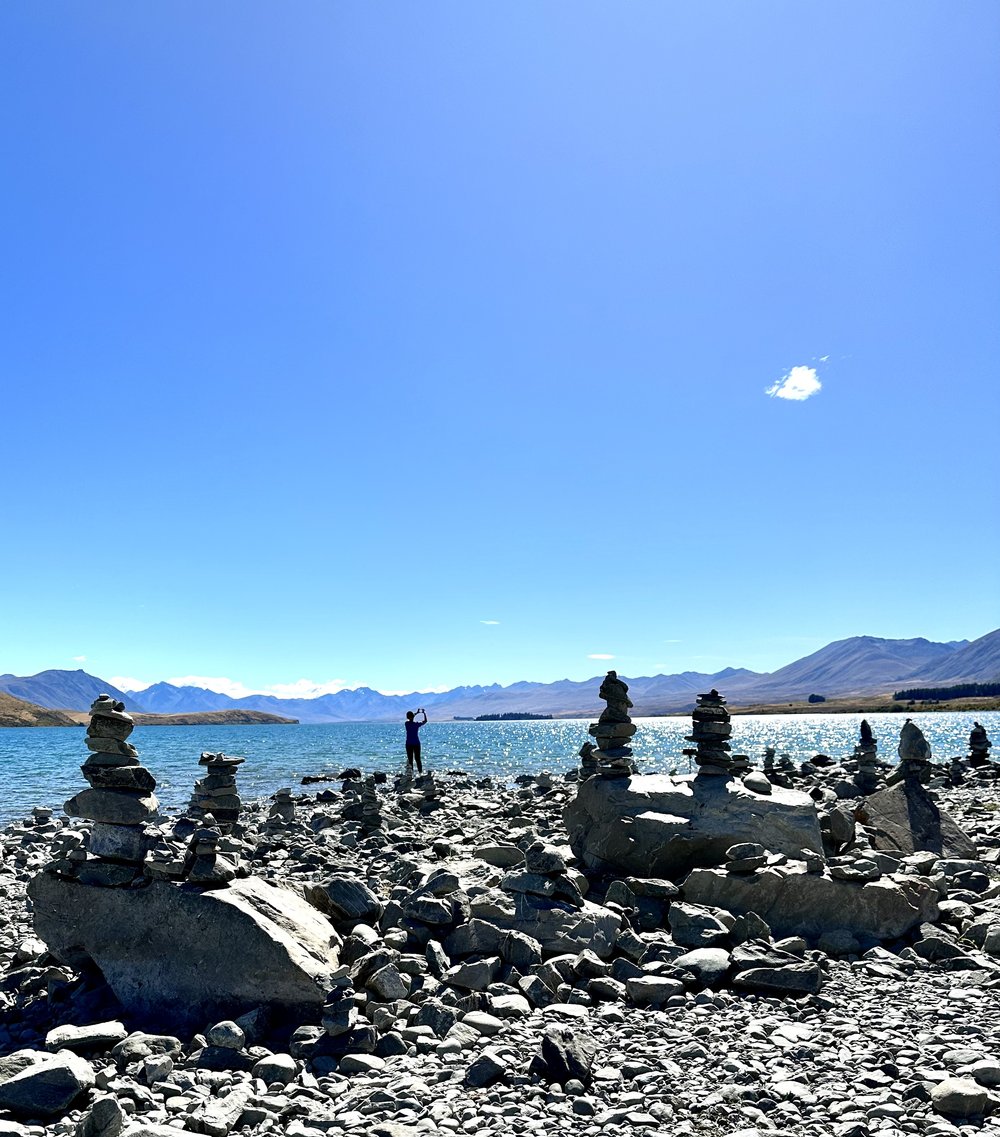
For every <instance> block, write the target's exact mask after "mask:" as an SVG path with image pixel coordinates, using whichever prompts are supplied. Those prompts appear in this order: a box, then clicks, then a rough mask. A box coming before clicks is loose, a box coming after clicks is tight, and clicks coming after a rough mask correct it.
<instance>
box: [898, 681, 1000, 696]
mask: <svg viewBox="0 0 1000 1137" xmlns="http://www.w3.org/2000/svg"><path fill="white" fill-rule="evenodd" d="M998 695H1000V681H998V682H996V683H956V684H955V686H954V687H910V688H908V689H907V690H906V691H894V692H893V695H892V697H893V698H894V699H898V700H900V701H904V700H911V699H912V700H917V699H978V698H993V697H996V696H998Z"/></svg>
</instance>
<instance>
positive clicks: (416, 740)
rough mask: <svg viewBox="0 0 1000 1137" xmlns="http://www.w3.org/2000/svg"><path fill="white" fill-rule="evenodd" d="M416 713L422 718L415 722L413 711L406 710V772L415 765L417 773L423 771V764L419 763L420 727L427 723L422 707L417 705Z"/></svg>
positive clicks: (409, 771)
mask: <svg viewBox="0 0 1000 1137" xmlns="http://www.w3.org/2000/svg"><path fill="white" fill-rule="evenodd" d="M417 714H418V715H423V716H424V717H423V719H422V720H421V721H420V722H417V720H416V718H415V716H414V714H413V711H407V712H406V723H405V726H406V772H407V773H408V774H412V773H413V767H414V766H416V767H417V773H418V774H422V773H423V772H424V768H423V766H422V765H421V764H420V728H421V727H422V726H425V725H426V724H427V712H426V711H425V710H424V708H423V707H417Z"/></svg>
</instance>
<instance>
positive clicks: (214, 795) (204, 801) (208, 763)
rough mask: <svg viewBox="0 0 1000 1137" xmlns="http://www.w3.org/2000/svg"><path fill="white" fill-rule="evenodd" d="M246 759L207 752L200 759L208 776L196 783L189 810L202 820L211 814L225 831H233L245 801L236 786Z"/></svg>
mask: <svg viewBox="0 0 1000 1137" xmlns="http://www.w3.org/2000/svg"><path fill="white" fill-rule="evenodd" d="M245 761H246V759H244V758H232V757H230V756H229V755H228V754H221V753H220V754H212V753H210V752H209V751H205V752H204V753H203V754H202V756H201V757H200V758H199V759H198V763H199V765H201V766H204V767H205V777H203V778H201V779H199V780H198V781H197V782H195V784H194V793H193V794H192V795H191V804H190V805H189V806H188V813H190V814H191V815H192V816H194V817H195V818H198V819H199V820H202V821H203V820H204V819H205V818H207V817H211V819H212V821H213V823H214V824H216V825H218V826H219V828H220V830H221V831H222V832H223V833H230V832H232V830H233V828H234V826H235V825H236V824H237V822H238V821H239V818H240V806H241V805H242V804H243V803H242V801H241V800H240V794H239V790H238V789H237V786H236V771H237V769H238V768H239V767H240V766H242V765H243V763H244V762H245Z"/></svg>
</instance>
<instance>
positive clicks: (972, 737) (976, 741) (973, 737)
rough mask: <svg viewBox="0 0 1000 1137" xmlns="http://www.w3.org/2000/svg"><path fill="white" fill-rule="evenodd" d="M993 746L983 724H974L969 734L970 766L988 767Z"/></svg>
mask: <svg viewBox="0 0 1000 1137" xmlns="http://www.w3.org/2000/svg"><path fill="white" fill-rule="evenodd" d="M992 746H993V743H992V742H991V741H990V738H989V735H988V734H987V733H986V728H985V727H984V726H983V725H982V723H978V722H977V723H974V724H973V727H972V730H971V732H970V733H969V765H970V766H988V765H989V764H990V749H991V748H992Z"/></svg>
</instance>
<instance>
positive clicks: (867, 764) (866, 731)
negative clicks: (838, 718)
mask: <svg viewBox="0 0 1000 1137" xmlns="http://www.w3.org/2000/svg"><path fill="white" fill-rule="evenodd" d="M854 760H855V761H856V762H857V764H858V772H857V775H856V777H855V779H854V780H855V782H856V783H857V786H858V789H859V790H860V791H861V792H862V793H863V794H873V793H874V792H875V791H876V790H877V789H878V787H879V784H880V783H881V781H882V765H881V763H880V762H879V760H878V739H877V738H876V737H875V735H874V734H872V728H871V727H870V726H869V724H868V720H867V719H862V720H861V734H860V737H859V738H858V744H857V746H855V747H854Z"/></svg>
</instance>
